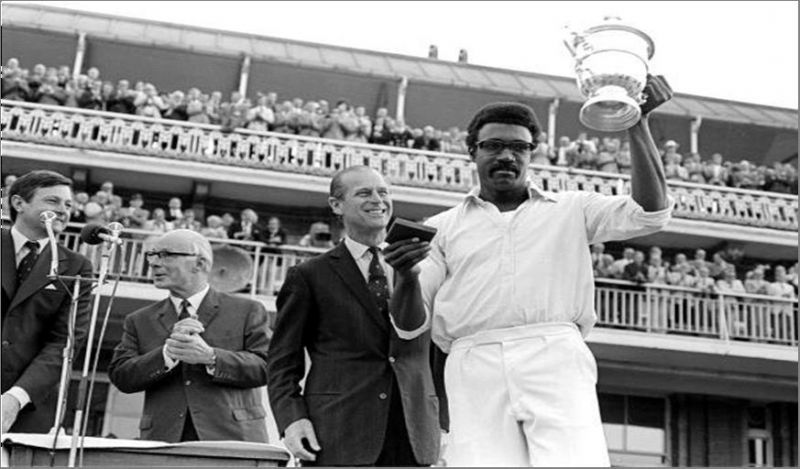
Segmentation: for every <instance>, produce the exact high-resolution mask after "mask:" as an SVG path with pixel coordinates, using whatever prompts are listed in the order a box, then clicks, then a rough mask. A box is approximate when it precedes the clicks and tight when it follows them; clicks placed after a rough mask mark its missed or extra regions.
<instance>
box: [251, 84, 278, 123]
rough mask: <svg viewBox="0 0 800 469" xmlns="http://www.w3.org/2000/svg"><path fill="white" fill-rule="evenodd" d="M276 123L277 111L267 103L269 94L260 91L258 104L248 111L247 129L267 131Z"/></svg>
mask: <svg viewBox="0 0 800 469" xmlns="http://www.w3.org/2000/svg"><path fill="white" fill-rule="evenodd" d="M274 124H275V113H274V112H273V111H272V108H271V107H270V106H269V105H267V96H266V95H263V94H261V93H258V98H257V99H256V105H255V106H253V107H252V108H250V110H249V111H247V129H248V130H256V131H261V132H266V131H268V130H270V128H272V126H273V125H274Z"/></svg>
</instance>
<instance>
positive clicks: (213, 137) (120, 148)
mask: <svg viewBox="0 0 800 469" xmlns="http://www.w3.org/2000/svg"><path fill="white" fill-rule="evenodd" d="M1 104H2V113H1V114H0V130H2V133H3V139H9V140H16V141H21V142H34V143H41V144H47V145H57V146H67V147H79V148H89V149H98V150H104V151H111V152H118V153H125V154H137V155H146V156H151V157H158V158H169V159H179V160H186V161H195V162H203V163H208V164H219V165H231V166H240V167H248V168H254V169H267V170H275V171H286V172H292V173H301V174H310V175H318V176H326V177H329V176H332V175H333V174H334V173H335V172H336V171H337V170H339V169H341V168H344V167H347V166H352V165H360V164H363V165H367V166H371V167H373V168H375V169H377V170H378V171H380V172H381V173H382V174H384V175H385V176H386V178H387V179H388V181H389V182H391V183H392V184H395V185H400V186H414V187H424V188H429V189H438V190H446V191H457V192H466V191H468V190H469V189H470V188H472V187H473V186H474V185H475V184H476V183H477V175H476V173H475V168H474V165H473V164H472V163H471V161H470V159H469V158H468V157H467V156H465V155H457V154H448V153H438V152H428V151H421V150H412V149H406V148H398V147H389V146H381V145H370V144H362V143H355V142H346V141H337V140H328V139H321V138H313V137H304V136H299V135H289V134H281V133H273V132H256V131H250V130H246V129H236V130H235V131H232V132H223V131H221V128H220V127H219V126H213V125H207V124H197V123H191V122H183V121H173V120H162V119H152V118H146V117H139V116H133V115H128V114H116V113H109V112H99V111H90V110H85V109H78V108H67V107H57V106H46V105H40V104H33V103H25V102H19V101H7V100H3V101H2V102H1ZM530 176H531V178H532V179H533V180H534V181H535V182H536V183H537V184H538V185H540V186H541V187H543V188H544V189H546V190H550V191H554V192H558V191H562V190H585V191H595V192H600V193H603V194H628V193H630V176H628V175H623V174H612V173H603V172H597V171H586V170H579V169H571V168H562V167H554V166H539V165H531V167H530ZM669 190H670V193H671V194H672V195H673V197H675V200H676V207H675V211H674V216H676V217H679V218H688V219H702V220H709V221H716V222H722V223H730V224H736V225H747V226H756V227H763V228H774V229H780V230H792V231H796V230H797V229H798V223H797V210H798V201H797V197H796V196H793V195H786V194H778V193H771V192H763V191H752V190H744V189H733V188H727V187H719V186H709V185H702V184H692V183H683V182H676V181H669Z"/></svg>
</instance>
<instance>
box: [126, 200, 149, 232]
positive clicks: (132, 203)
mask: <svg viewBox="0 0 800 469" xmlns="http://www.w3.org/2000/svg"><path fill="white" fill-rule="evenodd" d="M143 204H144V199H143V198H142V194H139V193H136V194H133V195H132V196H131V198H130V200H128V206H127V207H123V208H122V210H120V220H119V222H120V223H122V225H123V226H125V227H127V228H135V229H144V227H145V222H147V218H148V217H149V216H150V211H149V210H146V209H144V208H142V205H143Z"/></svg>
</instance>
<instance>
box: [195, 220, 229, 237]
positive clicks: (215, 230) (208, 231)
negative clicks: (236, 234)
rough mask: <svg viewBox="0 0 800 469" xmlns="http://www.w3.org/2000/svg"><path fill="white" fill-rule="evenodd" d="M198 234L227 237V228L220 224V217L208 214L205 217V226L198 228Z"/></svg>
mask: <svg viewBox="0 0 800 469" xmlns="http://www.w3.org/2000/svg"><path fill="white" fill-rule="evenodd" d="M200 234H201V235H203V236H205V237H206V238H222V239H227V238H228V230H226V229H225V227H224V226H222V217H219V216H217V215H209V216H207V217H206V226H205V227H203V228H200Z"/></svg>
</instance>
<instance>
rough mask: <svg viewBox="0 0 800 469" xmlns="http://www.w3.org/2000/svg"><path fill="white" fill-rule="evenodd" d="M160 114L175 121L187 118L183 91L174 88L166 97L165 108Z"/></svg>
mask: <svg viewBox="0 0 800 469" xmlns="http://www.w3.org/2000/svg"><path fill="white" fill-rule="evenodd" d="M162 116H163V118H164V119H171V120H176V121H185V120H189V114H188V113H187V111H186V102H185V96H184V95H183V91H180V90H175V91H173V92H172V93H170V94H169V97H168V98H167V109H166V110H165V111H164V112H163V114H162Z"/></svg>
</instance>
